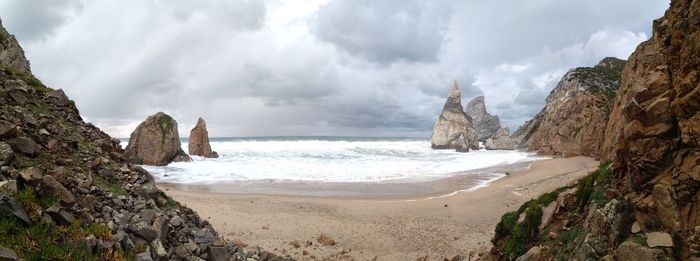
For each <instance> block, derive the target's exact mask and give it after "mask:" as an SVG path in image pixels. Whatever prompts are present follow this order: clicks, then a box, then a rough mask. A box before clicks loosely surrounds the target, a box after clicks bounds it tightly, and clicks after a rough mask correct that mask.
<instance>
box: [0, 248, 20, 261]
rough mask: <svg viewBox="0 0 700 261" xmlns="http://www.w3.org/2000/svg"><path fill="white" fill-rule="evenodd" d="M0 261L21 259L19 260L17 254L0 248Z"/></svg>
mask: <svg viewBox="0 0 700 261" xmlns="http://www.w3.org/2000/svg"><path fill="white" fill-rule="evenodd" d="M0 260H3V261H15V260H17V261H19V260H22V259H20V258H19V256H17V254H15V252H14V251H12V250H11V249H9V248H6V247H3V246H0Z"/></svg>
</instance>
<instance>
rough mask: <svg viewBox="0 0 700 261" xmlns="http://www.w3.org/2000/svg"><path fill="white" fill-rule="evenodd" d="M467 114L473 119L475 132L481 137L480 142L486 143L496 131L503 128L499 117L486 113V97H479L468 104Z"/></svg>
mask: <svg viewBox="0 0 700 261" xmlns="http://www.w3.org/2000/svg"><path fill="white" fill-rule="evenodd" d="M465 112H466V113H467V115H469V117H471V118H472V123H473V124H474V130H476V135H477V136H478V137H479V141H481V142H486V140H487V139H488V138H491V136H493V135H494V134H496V131H498V130H499V129H500V128H501V121H500V120H499V119H498V116H495V115H491V114H489V113H488V112H487V111H486V103H485V101H484V96H479V97H476V98H474V99H472V100H471V101H469V103H467V108H466V109H465Z"/></svg>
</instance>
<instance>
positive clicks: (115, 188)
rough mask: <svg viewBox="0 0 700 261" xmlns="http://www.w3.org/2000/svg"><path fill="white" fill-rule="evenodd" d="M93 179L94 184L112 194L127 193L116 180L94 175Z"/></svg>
mask: <svg viewBox="0 0 700 261" xmlns="http://www.w3.org/2000/svg"><path fill="white" fill-rule="evenodd" d="M93 181H94V182H95V185H96V186H98V187H100V188H101V189H103V190H106V191H109V192H112V194H114V195H126V194H128V193H127V192H126V190H124V189H123V188H122V187H121V186H119V183H118V182H115V181H112V180H106V179H105V178H103V177H100V176H97V175H95V176H94V177H93Z"/></svg>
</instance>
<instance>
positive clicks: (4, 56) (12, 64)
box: [0, 21, 32, 77]
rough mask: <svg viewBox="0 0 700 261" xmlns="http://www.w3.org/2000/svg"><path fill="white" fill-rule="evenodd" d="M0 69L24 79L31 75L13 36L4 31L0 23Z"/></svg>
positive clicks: (22, 52)
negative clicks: (20, 75)
mask: <svg viewBox="0 0 700 261" xmlns="http://www.w3.org/2000/svg"><path fill="white" fill-rule="evenodd" d="M0 67H4V68H6V69H10V70H13V71H14V72H15V73H17V74H22V75H23V76H24V77H27V76H29V75H31V74H32V73H31V70H29V61H28V60H27V58H26V57H25V56H24V50H22V47H20V46H19V43H17V39H15V36H14V35H11V34H10V33H8V32H7V30H5V28H4V27H3V26H2V21H0Z"/></svg>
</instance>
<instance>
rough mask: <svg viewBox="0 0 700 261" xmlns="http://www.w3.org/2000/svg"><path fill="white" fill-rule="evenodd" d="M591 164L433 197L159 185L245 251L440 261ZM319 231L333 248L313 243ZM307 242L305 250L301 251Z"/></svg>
mask: <svg viewBox="0 0 700 261" xmlns="http://www.w3.org/2000/svg"><path fill="white" fill-rule="evenodd" d="M597 165H598V162H597V161H595V160H594V159H592V158H588V157H572V158H566V159H549V160H542V161H536V162H532V163H531V167H529V168H524V169H520V170H516V171H513V172H512V173H511V174H510V175H508V176H505V177H503V178H500V179H497V180H495V181H493V182H491V183H490V184H489V185H488V186H485V187H482V188H479V189H476V190H473V191H463V192H460V193H447V194H443V195H438V196H435V195H418V196H416V195H414V196H406V197H380V196H373V197H347V196H346V197H319V196H300V195H279V194H277V195H271V194H256V193H242V194H238V193H222V192H221V191H215V190H214V191H212V190H211V189H210V190H207V189H203V188H202V187H182V186H173V185H172V184H163V183H159V184H158V186H159V187H160V188H162V189H163V190H164V191H165V192H166V194H168V195H169V196H172V197H173V198H174V199H176V200H178V201H180V202H182V203H183V204H185V205H187V206H188V207H190V208H192V209H194V210H195V211H197V212H199V213H200V214H201V216H202V217H204V218H205V219H207V220H208V221H209V222H210V223H212V224H213V225H214V227H215V228H216V229H217V230H218V231H220V233H221V234H222V235H223V236H224V237H225V238H227V239H230V240H237V241H240V242H245V243H246V244H247V245H248V248H250V250H254V249H255V247H254V246H260V247H262V248H264V249H266V250H268V251H271V252H273V253H275V254H278V255H290V256H292V257H294V258H297V259H299V260H314V259H323V258H331V259H333V260H336V259H341V258H350V257H352V258H354V260H372V259H374V258H375V257H376V260H415V259H416V258H419V257H428V260H442V258H445V257H447V258H451V257H452V256H455V255H465V254H467V253H468V252H469V251H470V250H474V249H477V248H479V247H482V246H490V242H489V241H490V238H491V236H492V233H493V229H494V227H495V225H496V223H497V222H498V220H499V219H500V217H501V215H503V214H504V213H506V212H508V211H513V210H515V209H517V208H518V207H519V206H520V205H521V204H523V203H524V202H526V201H527V200H529V199H531V198H534V197H536V196H538V195H540V194H542V193H544V192H548V191H551V190H553V189H555V188H558V187H561V186H565V185H567V184H570V183H572V182H573V181H575V180H577V179H578V178H580V177H582V176H584V175H585V174H587V173H589V172H590V171H592V170H593V169H595V167H596V166H597ZM450 181H451V182H456V181H455V180H449V179H448V180H447V181H446V182H448V183H449V182H450ZM463 190H464V189H463ZM438 194H439V193H438ZM450 194H451V195H450ZM322 233H323V234H327V235H329V236H330V237H332V238H333V239H334V240H335V241H336V244H335V245H332V246H322V245H321V244H320V243H318V242H317V240H316V238H317V237H318V236H319V235H320V234H322ZM306 241H310V242H312V245H311V246H304V243H305V242H306ZM292 242H298V243H300V245H301V247H299V248H296V247H295V245H296V244H294V243H292ZM348 260H350V259H348Z"/></svg>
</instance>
